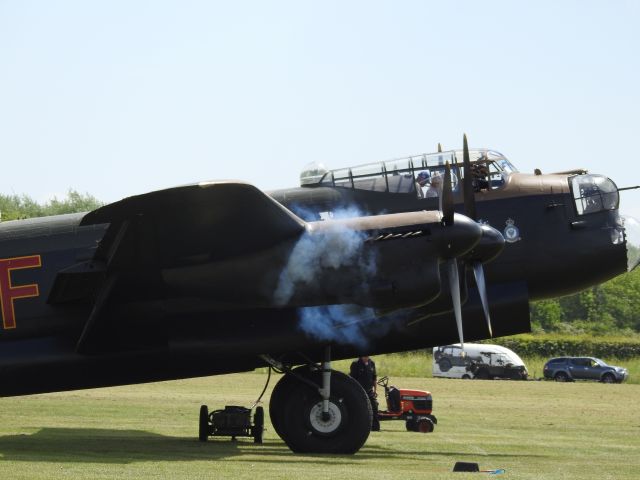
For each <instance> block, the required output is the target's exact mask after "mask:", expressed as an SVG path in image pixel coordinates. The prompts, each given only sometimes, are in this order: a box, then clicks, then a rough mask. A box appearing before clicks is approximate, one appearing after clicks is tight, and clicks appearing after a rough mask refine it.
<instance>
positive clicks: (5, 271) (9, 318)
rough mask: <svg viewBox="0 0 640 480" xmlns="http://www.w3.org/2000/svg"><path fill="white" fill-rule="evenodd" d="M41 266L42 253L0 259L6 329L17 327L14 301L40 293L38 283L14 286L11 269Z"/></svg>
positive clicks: (0, 297) (0, 292) (0, 291)
mask: <svg viewBox="0 0 640 480" xmlns="http://www.w3.org/2000/svg"><path fill="white" fill-rule="evenodd" d="M40 266H42V262H41V260H40V255H31V256H28V257H16V258H3V259H0V306H1V307H2V324H3V326H4V328H5V330H7V329H10V328H16V315H15V312H14V309H13V301H14V300H15V299H17V298H28V297H37V296H38V295H40V292H39V290H38V284H37V283H32V284H30V285H18V286H16V287H14V286H13V285H12V284H11V270H19V269H22V268H35V267H40Z"/></svg>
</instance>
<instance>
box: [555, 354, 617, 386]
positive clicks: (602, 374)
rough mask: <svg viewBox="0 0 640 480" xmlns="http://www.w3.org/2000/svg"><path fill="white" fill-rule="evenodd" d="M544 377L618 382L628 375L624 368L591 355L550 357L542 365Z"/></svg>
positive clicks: (559, 380) (556, 379)
mask: <svg viewBox="0 0 640 480" xmlns="http://www.w3.org/2000/svg"><path fill="white" fill-rule="evenodd" d="M543 373H544V378H549V379H551V378H552V379H554V380H555V381H556V382H572V381H573V380H598V381H600V382H604V383H616V382H617V383H620V382H622V381H624V380H625V379H626V378H627V377H628V376H629V372H627V369H626V368H622V367H614V366H611V365H607V364H606V363H604V362H603V361H602V360H600V359H598V358H593V357H560V358H552V359H551V360H549V361H548V362H547V363H546V364H545V366H544V370H543Z"/></svg>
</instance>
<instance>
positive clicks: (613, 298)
mask: <svg viewBox="0 0 640 480" xmlns="http://www.w3.org/2000/svg"><path fill="white" fill-rule="evenodd" d="M102 205H103V203H102V202H100V201H99V200H98V199H97V198H95V197H94V196H93V195H90V194H88V193H79V192H77V191H76V190H73V189H70V190H69V191H68V192H67V194H66V196H65V197H64V198H61V199H58V198H53V199H52V200H49V201H47V202H44V203H39V202H37V201H35V200H33V199H32V198H31V197H29V196H28V195H3V194H0V220H2V221H7V220H16V219H23V218H32V217H46V216H49V215H60V214H63V213H77V212H88V211H91V210H94V209H96V208H98V207H100V206H102ZM632 253H634V254H636V255H638V254H640V252H637V251H635V252H632ZM639 298H640V269H636V270H634V271H633V272H631V273H626V274H624V275H621V276H619V277H617V278H614V279H613V280H610V281H608V282H606V283H604V284H602V285H598V286H595V287H591V288H589V289H587V290H584V291H582V292H580V293H576V294H575V295H570V296H567V297H563V298H557V299H551V300H541V301H537V302H532V303H531V320H532V326H533V330H534V332H560V333H569V334H582V333H588V334H599V335H604V334H622V335H628V334H631V335H637V334H638V333H640V302H638V299H639Z"/></svg>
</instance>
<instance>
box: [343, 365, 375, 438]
mask: <svg viewBox="0 0 640 480" xmlns="http://www.w3.org/2000/svg"><path fill="white" fill-rule="evenodd" d="M349 375H351V376H352V377H353V378H354V379H356V380H357V381H358V383H359V384H360V385H361V386H362V388H363V389H364V391H365V392H367V397H369V401H370V402H371V410H372V411H373V421H372V422H371V430H372V431H374V432H378V431H380V421H379V420H378V400H377V398H376V397H377V396H378V395H377V393H376V386H377V383H376V382H377V380H378V377H377V374H376V364H375V362H374V361H373V360H371V359H370V358H369V357H360V358H358V360H356V361H355V362H353V363H352V364H351V370H350V372H349Z"/></svg>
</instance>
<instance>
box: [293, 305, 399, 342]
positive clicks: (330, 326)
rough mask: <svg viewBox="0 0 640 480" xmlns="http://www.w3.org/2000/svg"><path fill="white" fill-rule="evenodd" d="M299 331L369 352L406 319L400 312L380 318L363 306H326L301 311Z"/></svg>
mask: <svg viewBox="0 0 640 480" xmlns="http://www.w3.org/2000/svg"><path fill="white" fill-rule="evenodd" d="M298 315H299V317H300V323H299V327H300V329H301V330H302V331H303V332H305V333H306V334H308V335H310V336H311V337H313V338H315V339H317V340H322V341H329V342H336V343H341V344H346V345H354V346H356V347H358V348H359V349H360V350H362V351H363V352H364V351H367V350H368V349H369V347H370V342H371V341H372V340H375V339H376V338H380V337H382V336H384V335H386V334H387V333H388V332H389V331H390V330H391V328H392V327H394V326H400V325H401V324H403V323H402V321H403V315H402V314H401V313H400V312H398V313H395V314H392V315H386V316H385V317H384V318H380V317H377V316H376V313H375V311H374V309H373V308H369V307H361V306H359V305H322V306H318V307H304V308H299V309H298Z"/></svg>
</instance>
